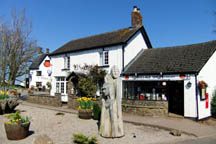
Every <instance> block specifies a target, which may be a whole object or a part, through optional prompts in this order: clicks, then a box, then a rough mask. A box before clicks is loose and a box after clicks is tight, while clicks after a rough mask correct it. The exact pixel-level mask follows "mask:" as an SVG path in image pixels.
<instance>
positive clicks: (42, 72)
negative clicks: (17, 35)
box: [29, 48, 52, 89]
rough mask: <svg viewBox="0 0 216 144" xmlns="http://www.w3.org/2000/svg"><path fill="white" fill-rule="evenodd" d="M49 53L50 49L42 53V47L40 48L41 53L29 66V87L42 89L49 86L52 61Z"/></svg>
mask: <svg viewBox="0 0 216 144" xmlns="http://www.w3.org/2000/svg"><path fill="white" fill-rule="evenodd" d="M48 55H49V49H47V52H46V53H42V48H40V50H39V54H38V56H37V57H36V59H35V60H34V61H33V62H32V64H31V66H30V67H29V87H31V86H34V87H35V88H40V89H42V88H43V87H45V88H48V87H47V82H50V83H51V74H52V70H51V62H50V57H49V56H48Z"/></svg>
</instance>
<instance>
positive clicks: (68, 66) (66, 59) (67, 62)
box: [64, 56, 70, 69]
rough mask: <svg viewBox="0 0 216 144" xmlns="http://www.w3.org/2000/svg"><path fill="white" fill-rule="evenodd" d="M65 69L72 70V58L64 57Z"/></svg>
mask: <svg viewBox="0 0 216 144" xmlns="http://www.w3.org/2000/svg"><path fill="white" fill-rule="evenodd" d="M64 68H65V69H70V57H69V56H67V57H64Z"/></svg>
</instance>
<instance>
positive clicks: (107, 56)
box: [103, 51, 109, 65]
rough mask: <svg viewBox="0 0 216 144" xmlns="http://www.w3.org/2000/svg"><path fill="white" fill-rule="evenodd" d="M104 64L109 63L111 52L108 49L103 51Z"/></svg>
mask: <svg viewBox="0 0 216 144" xmlns="http://www.w3.org/2000/svg"><path fill="white" fill-rule="evenodd" d="M103 54H104V55H103V64H104V65H108V64H109V52H108V51H104V53H103Z"/></svg>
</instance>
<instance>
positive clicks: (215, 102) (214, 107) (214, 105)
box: [211, 90, 216, 117]
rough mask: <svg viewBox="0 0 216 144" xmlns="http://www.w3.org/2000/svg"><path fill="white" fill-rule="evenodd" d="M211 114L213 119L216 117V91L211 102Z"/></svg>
mask: <svg viewBox="0 0 216 144" xmlns="http://www.w3.org/2000/svg"><path fill="white" fill-rule="evenodd" d="M211 114H212V116H213V117H216V90H215V91H214V94H213V97H212V100H211Z"/></svg>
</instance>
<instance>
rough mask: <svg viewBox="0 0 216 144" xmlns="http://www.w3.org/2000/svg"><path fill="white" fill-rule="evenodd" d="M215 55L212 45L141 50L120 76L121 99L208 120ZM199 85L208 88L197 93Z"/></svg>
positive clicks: (214, 81) (215, 76) (214, 86)
mask: <svg viewBox="0 0 216 144" xmlns="http://www.w3.org/2000/svg"><path fill="white" fill-rule="evenodd" d="M215 51H216V41H210V42H206V43H200V44H193V45H186V46H177V47H169V48H157V49H148V50H144V51H143V52H142V53H141V54H140V55H139V56H137V57H136V58H135V60H134V61H132V62H131V63H130V64H129V65H128V67H126V68H125V71H124V72H123V73H122V81H123V93H122V95H123V99H126V100H128V99H129V100H134V101H139V102H141V101H142V102H143V101H144V102H146V103H147V102H151V104H154V102H155V103H156V102H157V104H159V103H160V102H161V103H167V104H168V107H164V108H165V109H168V113H174V114H178V115H182V116H184V117H189V118H194V119H198V120H200V119H204V118H207V117H210V116H211V98H212V94H213V92H214V90H215V89H216V67H215V66H216V52H215ZM203 81H204V82H205V83H206V84H207V85H208V87H207V88H205V85H203V88H202V89H201V88H200V85H199V83H201V82H203ZM152 102H153V103H152Z"/></svg>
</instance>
